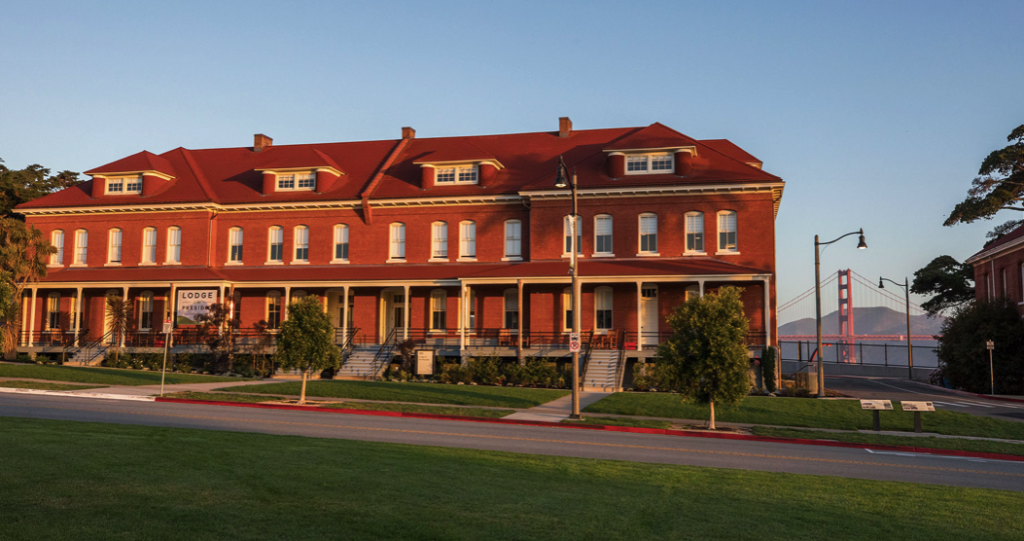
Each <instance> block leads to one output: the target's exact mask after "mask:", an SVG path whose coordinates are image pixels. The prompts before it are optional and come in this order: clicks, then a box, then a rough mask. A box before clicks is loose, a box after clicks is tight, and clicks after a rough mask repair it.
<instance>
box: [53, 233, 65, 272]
mask: <svg viewBox="0 0 1024 541" xmlns="http://www.w3.org/2000/svg"><path fill="white" fill-rule="evenodd" d="M50 244H52V245H53V247H54V248H56V249H57V253H55V254H53V255H51V256H50V264H51V265H62V264H63V263H64V232H63V231H61V230H60V229H56V230H54V231H53V232H52V233H50Z"/></svg>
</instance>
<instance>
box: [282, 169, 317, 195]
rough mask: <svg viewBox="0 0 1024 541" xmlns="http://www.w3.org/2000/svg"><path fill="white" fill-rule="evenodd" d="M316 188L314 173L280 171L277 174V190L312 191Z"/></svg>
mask: <svg viewBox="0 0 1024 541" xmlns="http://www.w3.org/2000/svg"><path fill="white" fill-rule="evenodd" d="M314 188H316V173H313V172H312V171H310V172H305V173H282V174H278V175H277V191H279V192H293V191H300V190H304V191H312V190H313V189H314Z"/></svg>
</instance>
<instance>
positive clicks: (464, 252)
mask: <svg viewBox="0 0 1024 541" xmlns="http://www.w3.org/2000/svg"><path fill="white" fill-rule="evenodd" d="M459 257H476V222H462V223H461V224H459Z"/></svg>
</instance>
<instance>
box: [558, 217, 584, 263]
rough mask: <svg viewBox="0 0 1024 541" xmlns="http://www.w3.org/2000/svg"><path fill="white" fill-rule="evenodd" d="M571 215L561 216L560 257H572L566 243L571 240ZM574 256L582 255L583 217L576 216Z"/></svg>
mask: <svg viewBox="0 0 1024 541" xmlns="http://www.w3.org/2000/svg"><path fill="white" fill-rule="evenodd" d="M571 228H572V216H570V215H568V214H567V215H565V216H563V217H562V257H572V252H570V251H569V250H570V248H569V246H568V244H569V243H570V242H572V229H571ZM576 257H583V217H582V216H579V215H577V216H576Z"/></svg>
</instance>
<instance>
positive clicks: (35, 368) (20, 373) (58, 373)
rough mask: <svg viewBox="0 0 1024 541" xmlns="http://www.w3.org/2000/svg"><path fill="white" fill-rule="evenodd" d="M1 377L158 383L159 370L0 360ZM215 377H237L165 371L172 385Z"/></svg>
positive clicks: (117, 383)
mask: <svg viewBox="0 0 1024 541" xmlns="http://www.w3.org/2000/svg"><path fill="white" fill-rule="evenodd" d="M0 377H4V378H31V379H45V380H50V381H64V382H71V383H98V384H103V385H159V384H160V372H150V371H143V370H122V369H117V368H88V367H77V366H50V365H39V364H7V363H0ZM218 381H238V378H225V377H218V376H199V375H194V374H171V373H168V374H167V380H166V383H167V384H168V385H174V384H176V383H216V382H218Z"/></svg>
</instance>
